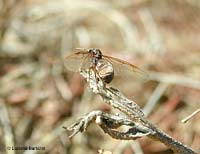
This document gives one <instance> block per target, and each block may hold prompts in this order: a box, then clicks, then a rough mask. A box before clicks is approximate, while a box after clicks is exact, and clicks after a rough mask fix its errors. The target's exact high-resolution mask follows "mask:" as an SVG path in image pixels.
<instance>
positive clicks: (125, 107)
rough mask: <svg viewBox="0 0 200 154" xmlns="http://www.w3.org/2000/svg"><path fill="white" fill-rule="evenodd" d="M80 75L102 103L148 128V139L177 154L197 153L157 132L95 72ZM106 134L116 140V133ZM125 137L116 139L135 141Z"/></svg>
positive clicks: (156, 129)
mask: <svg viewBox="0 0 200 154" xmlns="http://www.w3.org/2000/svg"><path fill="white" fill-rule="evenodd" d="M81 75H82V76H83V77H84V78H85V79H86V80H87V82H88V83H89V87H90V88H91V89H92V91H93V92H94V93H97V94H99V95H101V96H102V98H103V100H104V102H106V103H107V104H109V105H111V106H112V107H114V108H116V109H118V110H120V111H122V112H123V113H125V114H126V115H127V116H128V117H129V118H131V120H132V122H136V121H137V122H139V123H140V126H142V127H144V128H148V131H149V134H148V136H149V137H151V138H152V139H154V140H158V141H160V142H162V143H164V144H165V145H166V146H167V147H169V148H170V149H171V150H173V151H174V152H175V153H177V154H197V152H195V151H193V150H192V149H190V148H189V147H187V146H186V145H184V144H183V143H181V142H179V141H177V140H175V139H174V138H172V137H171V136H169V135H167V134H166V133H165V132H163V131H161V130H159V129H158V128H157V127H156V126H154V125H153V124H152V123H151V122H149V121H148V120H147V119H146V118H145V117H144V113H143V112H142V110H141V109H140V107H139V106H138V105H137V104H136V103H135V102H133V101H132V100H129V99H128V98H126V97H125V96H124V95H123V94H122V93H121V92H120V91H119V90H117V89H115V88H112V87H109V88H108V87H106V85H105V84H104V83H103V81H102V80H101V79H100V78H98V77H97V76H98V75H97V74H95V71H93V70H84V71H82V72H81ZM103 126H105V125H103ZM102 129H104V128H102ZM108 130H109V129H108ZM106 133H108V134H109V135H111V136H112V137H114V138H118V136H117V135H118V133H116V134H115V135H116V136H115V135H113V134H111V133H110V132H106ZM112 133H113V132H112ZM114 133H115V132H114ZM126 133H127V132H126ZM129 133H130V134H131V130H129ZM126 135H127V134H126ZM126 135H125V136H123V137H124V138H123V137H122V138H121V137H119V138H118V139H123V140H126V139H129V140H130V139H135V138H129V136H128V135H127V136H126ZM126 137H127V138H126Z"/></svg>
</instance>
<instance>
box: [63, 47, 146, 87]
mask: <svg viewBox="0 0 200 154" xmlns="http://www.w3.org/2000/svg"><path fill="white" fill-rule="evenodd" d="M78 50H79V51H78V52H75V53H72V54H71V55H68V56H66V57H65V59H64V65H65V67H66V68H67V69H68V70H70V71H73V72H79V71H81V70H85V69H93V70H94V71H95V72H96V73H98V76H99V77H100V78H101V79H102V81H103V82H104V83H106V84H109V83H110V82H111V81H112V80H113V79H114V77H115V76H130V77H134V78H135V77H136V78H140V79H142V80H146V79H147V77H148V74H147V73H146V72H145V71H143V70H142V69H140V68H139V67H137V66H135V65H133V64H131V63H129V62H126V61H124V60H121V59H118V58H114V57H111V56H107V55H104V54H102V52H101V50H100V49H96V48H91V49H80V48H78Z"/></svg>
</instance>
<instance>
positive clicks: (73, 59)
mask: <svg viewBox="0 0 200 154" xmlns="http://www.w3.org/2000/svg"><path fill="white" fill-rule="evenodd" d="M90 64H91V56H90V54H89V52H87V51H84V50H83V51H79V52H75V53H73V54H71V55H69V56H66V57H65V58H64V65H65V67H66V68H67V69H68V70H70V71H72V72H78V71H80V69H84V68H89V67H90Z"/></svg>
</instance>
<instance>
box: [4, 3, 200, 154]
mask: <svg viewBox="0 0 200 154" xmlns="http://www.w3.org/2000/svg"><path fill="white" fill-rule="evenodd" d="M199 10H200V2H199V1H198V0H162V1H161V0H134V1H133V0H132V1H131V0H123V1H121V0H110V1H106V0H73V1H71V0H0V153H2V154H5V153H7V154H22V153H23V154H33V153H39V154H44V153H45V154H65V153H66V154H86V153H87V154H96V153H98V152H97V151H98V150H99V149H106V150H108V151H110V152H113V153H114V154H171V152H170V150H168V149H167V147H165V146H164V145H163V144H161V143H159V142H156V141H153V140H151V139H149V138H147V137H144V138H142V139H139V140H138V141H119V140H115V139H112V138H111V137H110V136H108V135H107V134H104V133H103V131H102V130H101V129H100V128H99V127H97V126H96V125H95V124H92V125H91V126H90V127H89V129H88V130H87V132H84V133H82V134H80V133H79V134H77V135H76V136H75V137H74V138H73V139H72V140H69V139H68V137H67V133H66V131H65V130H64V129H63V128H62V126H69V125H70V124H71V123H73V122H74V121H75V120H76V119H78V118H81V117H82V116H83V115H85V114H86V113H88V112H89V111H92V110H94V109H95V110H97V109H98V110H103V111H105V112H113V113H116V112H117V111H116V110H113V109H112V108H111V107H110V106H108V105H106V104H105V103H104V102H103V100H102V99H101V98H100V97H99V96H97V95H94V94H92V92H90V91H89V89H88V88H87V86H86V82H85V81H84V80H83V79H82V78H81V77H80V75H79V74H78V73H72V72H68V71H67V70H66V69H65V68H64V65H63V63H64V57H65V55H67V54H70V53H72V52H73V51H74V49H75V48H100V49H101V50H102V51H103V53H105V54H107V55H111V56H113V57H118V58H120V59H124V60H126V61H128V62H131V63H133V64H135V65H137V66H139V67H141V68H142V69H144V70H148V71H149V72H150V78H151V81H149V82H145V83H137V82H135V81H133V82H132V81H127V80H124V82H122V83H121V84H120V86H119V89H120V87H121V89H122V90H123V89H124V93H125V94H126V95H127V96H128V97H129V98H131V99H133V100H134V101H136V102H137V103H138V104H139V105H140V106H141V107H143V108H144V111H145V112H146V113H147V114H148V115H149V117H148V118H149V120H150V121H152V122H153V123H154V124H156V125H157V126H158V127H159V128H160V129H162V130H164V131H165V132H167V133H168V134H170V135H171V136H173V137H175V138H176V139H177V140H180V141H181V142H183V143H185V144H186V145H188V146H189V147H191V148H193V149H194V150H196V151H198V152H200V120H199V118H200V115H196V116H195V117H194V118H193V119H191V120H190V121H189V122H188V123H186V124H183V123H181V119H183V118H185V117H186V116H188V115H189V114H191V113H192V112H194V111H195V110H196V109H198V108H199V106H200V80H199V79H200V43H199V42H200V11H199ZM158 72H159V73H158ZM9 146H10V147H23V146H38V147H45V150H6V148H7V147H9Z"/></svg>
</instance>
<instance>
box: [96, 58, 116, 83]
mask: <svg viewBox="0 0 200 154" xmlns="http://www.w3.org/2000/svg"><path fill="white" fill-rule="evenodd" d="M96 70H97V72H98V74H99V76H100V78H101V79H102V80H103V81H104V82H105V83H110V82H111V81H112V80H113V78H114V69H113V66H112V64H111V63H109V62H107V61H104V60H99V61H98V62H97V65H96Z"/></svg>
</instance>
